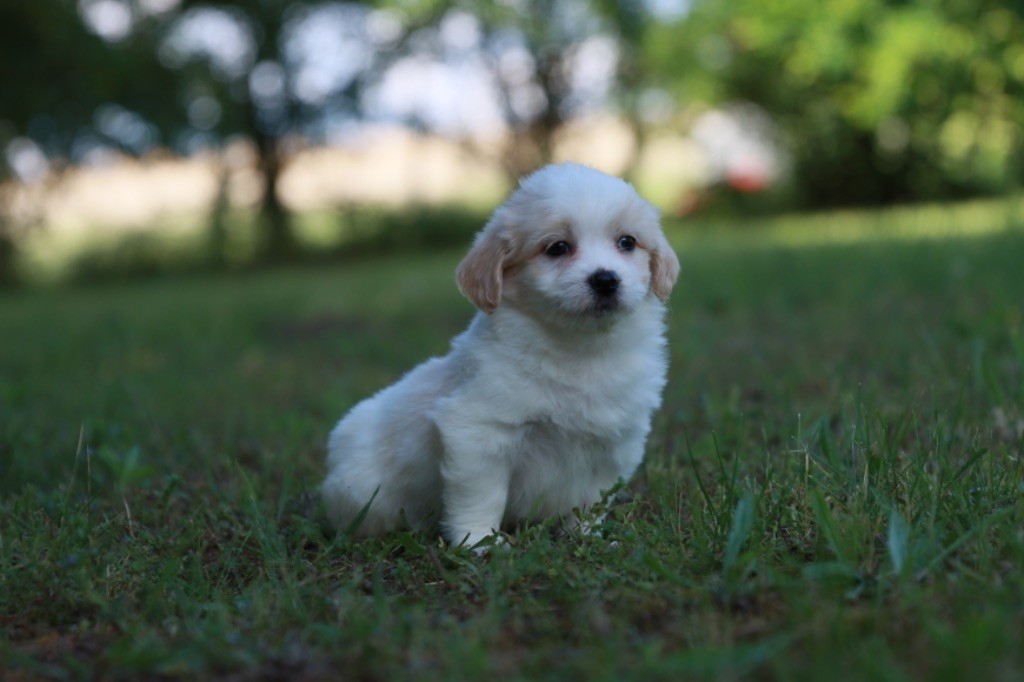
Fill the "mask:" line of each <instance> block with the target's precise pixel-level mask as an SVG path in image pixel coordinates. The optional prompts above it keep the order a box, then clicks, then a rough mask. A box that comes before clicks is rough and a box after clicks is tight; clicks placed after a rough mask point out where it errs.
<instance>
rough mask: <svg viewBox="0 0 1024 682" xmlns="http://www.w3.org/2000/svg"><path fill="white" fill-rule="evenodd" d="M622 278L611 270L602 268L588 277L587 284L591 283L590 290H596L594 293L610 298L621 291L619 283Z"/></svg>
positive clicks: (603, 297) (601, 297)
mask: <svg viewBox="0 0 1024 682" xmlns="http://www.w3.org/2000/svg"><path fill="white" fill-rule="evenodd" d="M620 282H621V280H620V279H619V276H618V275H616V274H615V273H614V272H612V271H611V270H605V269H603V268H602V269H600V270H597V271H595V272H594V273H593V274H592V275H590V277H588V278H587V284H589V285H590V290H591V291H593V292H594V295H595V296H597V297H598V298H599V299H610V298H613V297H614V296H615V294H616V293H618V291H619V284H620Z"/></svg>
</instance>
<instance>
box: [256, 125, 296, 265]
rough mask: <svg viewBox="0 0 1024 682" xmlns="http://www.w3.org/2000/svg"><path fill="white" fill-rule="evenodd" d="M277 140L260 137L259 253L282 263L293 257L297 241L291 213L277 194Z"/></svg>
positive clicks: (278, 161)
mask: <svg viewBox="0 0 1024 682" xmlns="http://www.w3.org/2000/svg"><path fill="white" fill-rule="evenodd" d="M277 142H278V141H277V139H276V138H273V137H269V136H263V135H261V136H259V139H258V140H257V146H258V148H259V161H258V164H259V170H260V174H261V175H262V177H263V197H262V199H261V200H260V216H259V221H260V227H261V228H262V232H263V234H262V235H261V237H262V240H263V245H262V252H263V256H264V259H265V260H268V261H271V262H282V261H287V260H290V259H291V258H293V257H294V256H295V250H296V244H295V238H294V235H293V234H292V224H291V215H290V214H289V212H288V209H287V208H286V207H285V205H284V204H282V203H281V197H280V196H279V195H278V191H277V189H278V181H279V180H280V177H281V169H282V162H281V153H280V151H279V150H278V145H277Z"/></svg>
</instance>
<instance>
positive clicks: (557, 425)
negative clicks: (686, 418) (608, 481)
mask: <svg viewBox="0 0 1024 682" xmlns="http://www.w3.org/2000/svg"><path fill="white" fill-rule="evenodd" d="M659 364H660V363H644V364H643V365H642V366H634V367H631V368H629V369H630V370H631V371H605V368H604V367H596V368H595V367H592V366H586V365H584V366H581V367H575V368H573V367H565V368H563V367H559V368H555V369H554V370H551V369H550V368H548V369H547V371H537V370H534V371H532V372H531V371H524V372H523V373H522V374H520V375H519V376H518V377H516V379H515V380H514V381H511V382H510V383H509V385H508V388H509V389H510V390H509V391H508V392H507V394H506V399H507V400H508V403H507V404H508V405H509V406H514V407H515V408H516V410H515V411H516V412H517V413H518V414H517V416H518V418H519V421H521V423H523V424H524V425H526V426H530V425H536V426H540V427H543V428H541V430H540V432H543V433H547V434H548V436H550V435H551V434H550V433H549V431H551V429H549V428H548V426H551V427H554V432H555V433H564V434H572V433H583V434H592V435H594V436H598V437H614V436H615V435H616V434H619V433H622V432H623V431H627V430H631V429H635V428H636V427H637V426H639V424H638V422H639V421H643V420H645V419H646V418H647V417H649V415H650V413H651V412H652V411H653V410H654V409H655V408H656V407H657V405H658V403H659V402H660V394H661V389H662V387H663V385H664V369H663V367H661V366H659Z"/></svg>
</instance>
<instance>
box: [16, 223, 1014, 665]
mask: <svg viewBox="0 0 1024 682" xmlns="http://www.w3.org/2000/svg"><path fill="white" fill-rule="evenodd" d="M817 219H818V220H819V221H820V224H821V226H822V229H825V227H826V226H827V225H829V224H830V221H831V219H830V217H829V216H818V217H817ZM846 219H847V220H849V219H850V218H849V216H847V217H846ZM855 227H856V226H854V227H851V228H850V229H854V228H855ZM1011 228H1012V226H1011ZM815 229H816V228H815V225H814V224H811V223H806V221H805V222H804V223H799V221H795V222H794V223H793V224H792V225H791V226H787V225H779V224H776V225H774V226H772V227H770V228H769V229H767V230H765V231H763V232H752V231H749V230H748V231H747V232H734V233H730V234H729V235H725V236H724V237H723V236H721V235H701V234H683V233H676V234H675V235H674V238H675V240H676V242H677V244H679V246H680V255H681V260H682V264H683V275H682V278H681V279H680V282H679V285H678V287H677V289H676V291H675V292H674V294H673V299H672V310H671V316H670V319H671V329H670V336H671V348H672V369H671V375H670V382H669V387H668V389H667V392H666V395H665V406H664V408H663V410H662V411H661V412H660V413H659V415H658V416H657V418H656V421H655V426H654V431H653V434H652V437H651V439H650V442H649V446H648V454H647V460H646V464H645V465H644V467H643V468H642V470H641V472H640V473H639V474H638V475H637V477H636V478H635V479H634V480H633V481H632V482H630V483H629V484H628V486H627V487H626V488H625V489H624V491H623V492H622V493H621V494H620V496H619V500H618V501H617V502H616V503H615V504H614V505H613V506H612V508H611V510H610V513H609V514H608V516H607V518H606V520H605V521H604V523H603V525H602V526H601V533H600V534H599V535H596V536H586V537H580V536H576V535H570V536H568V537H555V536H554V535H553V534H552V532H551V529H550V528H549V527H545V526H540V527H534V528H529V529H526V530H523V531H521V532H520V533H518V534H517V535H515V536H514V538H513V544H514V546H513V547H511V548H510V549H508V551H502V552H495V553H494V554H493V555H492V556H490V557H488V558H477V557H475V556H474V555H472V554H471V553H470V552H468V551H466V550H464V549H452V548H448V547H445V546H444V545H443V544H442V543H440V542H439V541H438V540H437V539H436V538H433V537H428V536H424V535H417V534H410V533H397V534H395V535H392V536H390V537H386V538H383V539H374V540H365V541H354V540H351V539H349V538H347V537H344V536H339V535H336V534H334V533H333V532H331V531H330V530H329V529H328V528H326V526H325V521H324V517H323V510H322V508H321V507H320V503H319V501H318V500H317V499H316V497H315V494H314V491H315V488H316V486H317V484H318V482H319V478H320V477H321V475H322V473H323V471H322V459H323V454H324V453H323V442H324V440H325V437H326V434H327V432H328V430H329V429H330V428H331V426H332V425H333V423H334V422H335V420H336V419H337V418H338V417H339V416H340V415H341V414H342V413H343V412H344V411H345V410H346V409H347V408H348V407H350V406H351V405H353V404H354V403H355V402H356V401H357V400H359V399H360V398H362V397H365V396H367V395H369V394H370V393H371V392H373V391H375V390H376V389H378V388H380V387H383V386H384V385H386V384H388V383H390V382H392V381H393V380H395V379H397V378H398V377H399V376H400V375H401V374H402V373H403V372H404V371H406V370H408V369H409V368H411V367H412V366H413V365H415V364H416V363H418V362H420V361H422V360H423V359H425V358H426V357H428V356H430V355H433V354H438V353H442V352H444V350H445V348H446V346H447V343H448V340H449V339H450V337H451V336H452V335H453V334H454V333H456V332H458V331H460V330H461V329H462V328H463V327H464V326H465V324H466V323H467V321H468V320H469V318H470V316H471V314H472V310H471V308H470V306H469V304H468V303H466V302H465V301H464V300H463V299H461V298H460V297H459V295H458V293H457V292H456V290H455V286H454V282H453V277H452V269H453V267H454V265H455V264H456V262H457V260H458V258H459V255H460V254H459V253H457V252H444V253H435V254H431V255H422V256H415V255H412V254H406V255H400V256H396V257H393V258H377V259H375V260H371V261H366V262H361V263H354V262H353V263H346V264H344V265H341V266H337V267H327V266H321V267H318V268H315V269H310V268H307V269H292V270H280V271H274V272H269V273H262V274H245V275H236V276H233V277H230V278H216V277H212V276H211V277H202V276H193V277H190V278H179V279H165V280H158V281H150V282H143V283H132V284H121V285H117V284H111V285H104V286H96V287H92V288H80V289H49V290H34V291H33V290H29V291H24V292H20V293H17V294H8V295H5V296H3V297H0V325H2V330H0V628H2V632H3V638H2V642H0V670H6V671H8V672H10V673H12V674H13V673H15V672H18V673H21V674H22V675H23V676H24V678H29V679H31V678H34V677H39V678H47V677H53V678H82V677H93V676H96V677H103V678H115V679H116V678H125V677H127V678H147V679H148V678H151V677H156V676H168V677H171V678H189V679H192V678H195V677H214V678H216V677H222V676H224V677H227V676H230V677H232V679H257V678H273V677H279V678H286V679H290V678H295V679H391V678H394V677H398V676H405V677H409V678H414V679H418V680H419V679H423V680H431V679H438V680H442V679H444V680H449V679H463V678H485V677H487V678H496V677H499V678H501V679H572V676H579V677H585V678H589V679H616V680H617V679H641V680H650V679H673V680H675V679H691V678H710V679H736V678H743V677H748V676H753V677H756V678H762V679H764V678H770V679H776V678H778V679H812V680H815V679H838V680H842V679H851V680H855V679H856V680H860V679H864V678H877V679H894V680H899V679H920V678H922V677H924V678H930V679H950V680H954V679H979V680H980V679H984V680H1016V679H1020V677H1021V676H1022V675H1024V647H1022V646H1021V642H1024V576H1022V573H1021V570H1020V567H1021V566H1022V565H1024V503H1022V498H1024V337H1022V335H1021V328H1022V325H1024V272H1022V267H1021V264H1022V263H1024V231H1022V230H1020V229H1000V230H988V231H982V232H983V233H981V234H975V235H973V236H958V237H953V236H949V235H948V234H947V236H945V237H942V238H922V237H921V235H911V236H913V238H910V237H911V236H908V235H903V238H900V239H886V238H883V237H882V236H881V233H882V231H873V230H872V228H871V227H870V226H867V227H864V229H861V230H860V232H859V233H858V234H859V236H858V237H857V239H854V240H851V239H835V240H825V241H826V242H828V241H831V243H821V241H822V240H820V239H797V238H793V237H792V235H794V234H803V233H807V234H819V233H818V232H815ZM801 231H803V232H801ZM854 231H855V232H856V230H854ZM787 235H789V236H788V237H787ZM16 679H17V678H16Z"/></svg>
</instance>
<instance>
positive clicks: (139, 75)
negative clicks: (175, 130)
mask: <svg viewBox="0 0 1024 682" xmlns="http://www.w3.org/2000/svg"><path fill="white" fill-rule="evenodd" d="M149 38H150V35H149V34H148V25H146V26H142V25H140V26H139V30H138V31H136V32H135V33H133V34H132V35H130V36H129V35H125V36H122V38H121V39H120V40H117V41H106V40H104V39H102V38H101V37H99V36H98V35H96V34H95V33H93V32H90V31H89V30H87V28H86V26H85V25H84V24H83V23H82V21H81V20H80V18H79V15H78V3H76V2H73V1H72V0H51V1H50V2H5V3H2V4H0V83H3V84H4V87H3V88H0V152H3V155H2V156H0V184H2V183H3V182H5V181H7V180H9V179H11V178H12V177H13V176H17V175H19V171H18V167H19V166H21V167H22V171H21V174H24V173H28V174H34V173H40V172H42V171H43V170H44V169H43V168H42V166H45V170H50V171H51V172H55V173H58V174H59V173H60V171H61V170H63V169H64V168H65V167H66V166H67V165H68V162H69V161H77V160H81V157H83V156H84V155H87V154H88V151H89V150H90V149H92V148H94V147H95V146H97V145H106V146H109V147H115V148H119V149H122V150H124V151H126V152H129V153H143V152H145V151H147V150H148V149H149V148H151V147H152V146H153V145H155V144H156V143H157V142H158V141H159V130H160V129H161V128H164V129H166V128H169V127H171V126H172V124H173V122H174V121H175V120H177V119H178V116H179V115H180V110H176V107H175V104H174V95H173V93H174V87H173V86H172V87H168V84H169V82H170V81H172V80H173V74H171V73H170V72H169V71H168V70H167V69H166V68H164V67H163V66H162V65H161V64H160V63H159V61H158V60H157V58H156V55H155V54H154V53H153V51H152V50H151V49H150V47H149ZM115 103H116V104H115ZM143 121H145V122H143ZM26 159H27V161H26ZM3 208H4V207H0V283H3V282H10V281H12V280H13V278H14V270H13V268H14V251H15V243H16V237H17V234H16V231H17V230H18V229H19V226H17V225H15V223H14V221H13V220H12V219H11V216H10V215H9V214H8V212H7V211H5V210H2V209H3Z"/></svg>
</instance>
